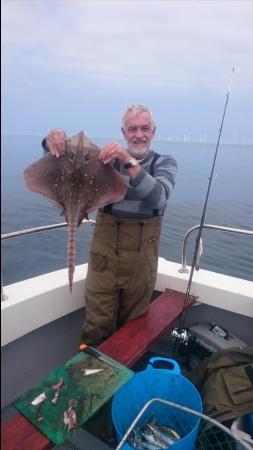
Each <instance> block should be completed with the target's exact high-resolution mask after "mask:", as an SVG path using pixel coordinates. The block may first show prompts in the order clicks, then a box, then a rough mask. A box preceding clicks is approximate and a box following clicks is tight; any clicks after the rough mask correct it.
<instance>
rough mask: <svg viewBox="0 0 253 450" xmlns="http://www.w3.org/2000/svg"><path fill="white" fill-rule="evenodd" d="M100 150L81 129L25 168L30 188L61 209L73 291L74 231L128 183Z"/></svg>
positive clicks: (116, 198) (119, 194)
mask: <svg viewBox="0 0 253 450" xmlns="http://www.w3.org/2000/svg"><path fill="white" fill-rule="evenodd" d="M99 155H100V150H99V148H98V147H97V146H96V145H95V144H93V143H92V142H91V141H90V140H89V139H88V138H87V137H86V136H85V135H84V133H83V132H82V131H81V132H80V133H78V134H77V135H75V136H73V137H72V138H70V139H68V140H67V141H66V142H65V152H64V153H60V155H59V157H57V158H56V157H55V156H54V155H52V154H51V153H48V154H46V155H45V156H43V158H41V159H39V160H38V161H36V162H35V163H34V164H31V165H30V166H29V167H27V169H26V170H25V171H24V180H25V183H26V186H27V188H28V189H29V190H30V191H33V192H37V193H39V194H41V195H43V196H45V197H46V198H47V199H48V200H49V201H51V202H52V203H53V204H54V205H55V206H57V207H59V208H60V209H61V212H62V214H64V216H65V219H66V222H67V223H68V248H67V266H68V271H69V287H70V291H71V290H72V284H73V274H74V270H75V255H76V230H77V228H78V227H79V225H80V224H81V223H82V220H83V219H84V218H88V213H89V212H92V211H95V210H96V209H98V208H99V207H102V206H105V205H107V204H109V203H113V202H117V201H120V200H121V199H122V198H124V196H125V193H126V190H127V185H126V184H125V182H123V180H122V178H121V177H120V176H119V175H118V173H117V172H116V171H115V170H114V169H113V168H112V167H111V166H110V165H105V164H103V163H102V162H101V161H100V159H99Z"/></svg>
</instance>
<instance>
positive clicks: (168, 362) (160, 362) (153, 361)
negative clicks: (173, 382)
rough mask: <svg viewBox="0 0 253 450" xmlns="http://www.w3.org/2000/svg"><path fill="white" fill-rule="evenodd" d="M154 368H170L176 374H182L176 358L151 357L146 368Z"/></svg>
mask: <svg viewBox="0 0 253 450" xmlns="http://www.w3.org/2000/svg"><path fill="white" fill-rule="evenodd" d="M154 369H165V370H169V371H170V372H172V373H174V374H175V375H180V374H181V370H180V367H179V364H178V363H177V361H175V359H171V358H162V357H161V356H157V357H154V358H150V360H149V362H148V365H147V367H146V370H154Z"/></svg>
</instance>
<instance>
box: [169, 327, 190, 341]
mask: <svg viewBox="0 0 253 450" xmlns="http://www.w3.org/2000/svg"><path fill="white" fill-rule="evenodd" d="M171 337H172V340H174V341H176V340H177V341H179V342H180V344H184V345H188V343H189V339H190V337H191V336H190V333H189V331H188V330H187V329H186V328H181V329H180V328H174V329H173V330H172V332H171Z"/></svg>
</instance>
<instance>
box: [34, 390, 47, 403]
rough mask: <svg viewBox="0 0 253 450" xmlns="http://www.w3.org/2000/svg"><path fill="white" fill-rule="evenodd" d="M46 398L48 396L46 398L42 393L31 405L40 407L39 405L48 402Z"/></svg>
mask: <svg viewBox="0 0 253 450" xmlns="http://www.w3.org/2000/svg"><path fill="white" fill-rule="evenodd" d="M46 398H47V396H46V394H45V392H42V393H41V394H39V395H38V396H37V397H35V399H34V400H33V401H32V402H31V405H33V406H38V405H40V403H42V402H44V401H45V400H46Z"/></svg>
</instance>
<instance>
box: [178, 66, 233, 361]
mask: <svg viewBox="0 0 253 450" xmlns="http://www.w3.org/2000/svg"><path fill="white" fill-rule="evenodd" d="M234 71H235V70H234V67H233V69H232V74H231V77H230V81H229V84H228V90H227V96H226V101H225V106H224V110H223V115H222V119H221V126H220V129H219V135H218V140H217V144H216V149H215V154H214V159H213V164H212V169H211V174H210V177H209V183H208V188H207V193H206V198H205V203H204V207H203V211H202V216H201V221H200V226H199V231H198V235H197V239H196V245H195V250H194V255H193V260H192V265H191V272H190V276H189V280H188V284H187V289H186V293H185V297H184V305H183V310H182V313H181V314H180V317H179V323H178V328H177V331H176V337H175V343H174V347H173V357H175V355H176V353H177V348H178V341H179V338H180V335H181V333H182V330H183V328H184V323H185V314H186V309H187V305H188V302H189V297H190V291H191V285H192V278H193V274H194V270H195V266H196V262H197V258H198V252H199V246H200V243H201V235H202V230H203V225H204V220H205V215H206V208H207V203H208V198H209V193H210V189H211V184H212V180H213V174H214V168H215V164H216V159H217V154H218V150H219V145H220V138H221V133H222V129H223V123H224V119H225V115H226V110H227V105H228V100H229V96H230V91H231V86H232V81H233V76H234Z"/></svg>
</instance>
